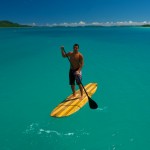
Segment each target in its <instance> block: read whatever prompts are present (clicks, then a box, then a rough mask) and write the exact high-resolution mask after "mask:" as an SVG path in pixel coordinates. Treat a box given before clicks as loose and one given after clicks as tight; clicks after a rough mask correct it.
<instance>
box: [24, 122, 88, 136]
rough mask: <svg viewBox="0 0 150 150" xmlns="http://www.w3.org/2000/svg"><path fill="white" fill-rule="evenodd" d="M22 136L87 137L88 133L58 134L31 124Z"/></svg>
mask: <svg viewBox="0 0 150 150" xmlns="http://www.w3.org/2000/svg"><path fill="white" fill-rule="evenodd" d="M23 133H24V134H37V135H48V136H59V137H64V136H75V137H80V136H88V135H90V133H88V132H86V131H85V130H84V129H81V130H76V131H75V132H66V133H65V132H59V131H56V130H47V129H44V128H40V127H39V124H38V123H32V124H31V125H29V126H28V127H27V129H26V130H25V131H24V132H23Z"/></svg>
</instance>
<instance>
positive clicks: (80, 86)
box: [79, 84, 83, 99]
mask: <svg viewBox="0 0 150 150" xmlns="http://www.w3.org/2000/svg"><path fill="white" fill-rule="evenodd" d="M79 89H80V93H81V99H82V98H83V87H82V85H81V84H79Z"/></svg>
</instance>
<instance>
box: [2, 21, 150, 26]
mask: <svg viewBox="0 0 150 150" xmlns="http://www.w3.org/2000/svg"><path fill="white" fill-rule="evenodd" d="M20 27H21V28H27V27H28V28H29V27H51V28H53V27H54V28H56V27H60V28H61V27H150V24H143V25H108V26H107V25H91V24H90V25H88V24H87V25H86V24H85V25H76V26H75V25H69V24H68V25H45V26H44V25H43V26H38V25H34V26H31V25H22V24H19V23H13V22H11V21H7V20H2V21H0V28H20Z"/></svg>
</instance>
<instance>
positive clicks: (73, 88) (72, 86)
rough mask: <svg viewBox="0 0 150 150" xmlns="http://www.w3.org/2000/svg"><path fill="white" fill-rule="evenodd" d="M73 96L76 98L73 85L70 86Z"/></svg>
mask: <svg viewBox="0 0 150 150" xmlns="http://www.w3.org/2000/svg"><path fill="white" fill-rule="evenodd" d="M71 89H72V93H73V96H76V91H75V85H71Z"/></svg>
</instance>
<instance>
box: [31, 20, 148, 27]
mask: <svg viewBox="0 0 150 150" xmlns="http://www.w3.org/2000/svg"><path fill="white" fill-rule="evenodd" d="M146 24H149V25H150V21H142V22H137V21H117V22H113V21H111V22H109V21H107V22H91V23H87V22H84V21H80V22H71V23H68V22H64V23H46V24H40V25H39V24H37V23H35V22H33V23H32V24H29V25H32V26H47V27H55V26H60V27H61V26H64V27H77V26H141V25H146Z"/></svg>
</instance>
